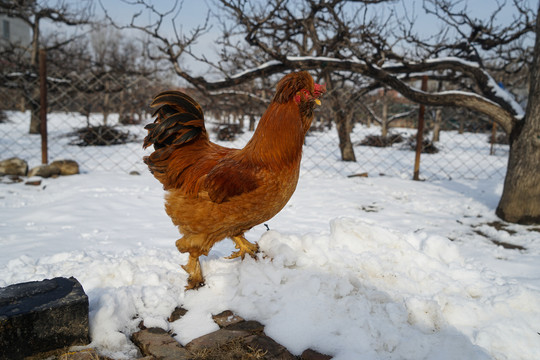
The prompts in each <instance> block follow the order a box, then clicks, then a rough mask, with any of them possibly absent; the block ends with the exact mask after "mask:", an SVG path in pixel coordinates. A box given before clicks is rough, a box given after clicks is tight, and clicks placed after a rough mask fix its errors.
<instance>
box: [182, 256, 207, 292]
mask: <svg viewBox="0 0 540 360" xmlns="http://www.w3.org/2000/svg"><path fill="white" fill-rule="evenodd" d="M182 268H183V269H184V270H185V271H186V272H187V273H188V274H189V277H188V283H187V285H186V290H191V289H198V288H200V287H201V286H203V285H204V278H203V274H202V271H201V263H200V262H199V257H198V256H194V255H191V254H189V260H188V263H187V264H186V265H182Z"/></svg>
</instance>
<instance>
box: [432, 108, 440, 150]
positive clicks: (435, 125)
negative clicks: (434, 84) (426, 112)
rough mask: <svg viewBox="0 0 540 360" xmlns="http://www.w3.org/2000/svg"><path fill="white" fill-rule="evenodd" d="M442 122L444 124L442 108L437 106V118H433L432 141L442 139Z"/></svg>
mask: <svg viewBox="0 0 540 360" xmlns="http://www.w3.org/2000/svg"><path fill="white" fill-rule="evenodd" d="M441 124H442V109H441V108H437V110H435V119H433V138H432V139H431V141H432V142H437V141H439V139H440V134H441Z"/></svg>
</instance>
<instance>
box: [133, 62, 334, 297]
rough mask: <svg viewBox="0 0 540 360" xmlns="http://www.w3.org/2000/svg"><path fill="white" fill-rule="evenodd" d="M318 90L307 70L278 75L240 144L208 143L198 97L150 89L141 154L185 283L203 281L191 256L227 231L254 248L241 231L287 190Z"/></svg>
mask: <svg viewBox="0 0 540 360" xmlns="http://www.w3.org/2000/svg"><path fill="white" fill-rule="evenodd" d="M325 92H326V88H325V87H324V86H321V85H318V84H315V83H314V81H313V78H312V77H311V75H309V73H307V72H305V71H303V72H296V73H291V74H288V75H286V76H285V77H283V79H281V80H280V81H279V82H278V84H277V87H276V94H275V96H274V98H273V100H272V103H271V104H270V105H269V107H268V109H267V110H266V112H265V113H264V115H263V116H262V118H261V120H260V121H259V124H258V126H257V129H256V130H255V132H254V134H253V137H252V138H251V140H250V141H249V142H248V143H247V144H246V146H245V147H244V148H243V149H231V148H227V147H223V146H220V145H217V144H215V143H212V142H211V141H210V140H209V137H208V133H207V131H206V129H205V126H204V116H203V111H202V109H201V107H200V105H199V104H198V103H197V102H196V101H195V100H193V99H192V98H191V97H189V96H188V95H186V94H184V93H182V92H178V91H165V92H162V93H160V94H158V95H157V96H156V97H155V98H154V101H153V102H152V104H151V106H152V107H155V108H157V110H156V111H155V112H154V115H153V116H156V120H155V121H154V122H153V123H151V124H148V125H147V126H146V127H145V128H146V129H147V130H148V135H147V136H146V137H145V139H144V144H143V147H144V148H147V147H148V146H151V145H154V152H152V153H151V154H150V155H149V156H145V157H144V159H143V160H144V162H145V163H146V164H147V165H148V167H149V169H150V171H151V172H152V174H153V175H154V176H155V177H156V179H158V180H159V181H160V182H161V183H162V184H163V188H164V190H165V191H166V195H165V210H166V212H167V214H168V215H169V216H170V218H171V220H172V222H173V223H174V225H176V226H177V227H178V229H179V230H180V233H181V234H182V235H183V236H182V237H181V238H180V239H179V240H177V241H176V247H177V248H178V250H179V251H180V252H182V253H189V259H188V262H187V264H186V265H184V266H182V267H183V268H184V270H185V271H186V272H187V273H188V274H189V277H188V284H187V286H186V289H194V288H198V287H199V286H202V285H204V277H203V274H202V271H201V265H200V262H199V257H200V256H201V255H207V254H208V252H209V251H210V249H211V248H212V246H213V245H214V244H215V243H216V242H218V241H221V240H223V239H225V238H231V239H232V240H233V241H234V243H235V246H236V248H237V249H238V251H236V252H233V254H232V255H231V256H230V257H229V258H237V257H241V258H242V259H243V258H244V256H245V255H246V254H249V255H251V256H254V254H255V253H256V252H257V251H258V246H257V245H256V244H253V243H251V242H249V241H248V240H246V238H245V237H244V233H245V232H246V231H248V230H249V229H251V228H252V227H254V226H256V225H259V224H261V223H263V222H265V221H267V220H268V219H270V218H272V217H273V216H274V215H276V214H277V213H278V212H279V211H280V210H281V209H282V208H283V207H284V206H285V204H286V203H287V202H288V201H289V199H290V197H291V196H292V194H293V192H294V190H295V188H296V184H297V182H298V175H299V170H300V159H301V157H302V145H303V143H304V137H305V135H306V132H307V131H308V129H309V127H310V125H311V122H312V120H313V109H314V107H315V105H316V104H320V100H319V99H318V98H319V97H320V96H321V95H322V94H324V93H325Z"/></svg>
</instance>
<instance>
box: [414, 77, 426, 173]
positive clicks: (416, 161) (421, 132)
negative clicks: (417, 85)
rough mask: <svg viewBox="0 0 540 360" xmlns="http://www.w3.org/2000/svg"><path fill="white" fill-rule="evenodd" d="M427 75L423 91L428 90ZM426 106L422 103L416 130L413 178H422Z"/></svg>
mask: <svg viewBox="0 0 540 360" xmlns="http://www.w3.org/2000/svg"><path fill="white" fill-rule="evenodd" d="M427 81H428V77H427V75H424V76H422V91H424V92H425V91H426V90H427ZM425 112H426V107H425V106H424V105H420V111H419V113H418V130H417V132H416V156H415V158H414V175H413V180H420V154H421V153H422V145H423V142H424V114H425Z"/></svg>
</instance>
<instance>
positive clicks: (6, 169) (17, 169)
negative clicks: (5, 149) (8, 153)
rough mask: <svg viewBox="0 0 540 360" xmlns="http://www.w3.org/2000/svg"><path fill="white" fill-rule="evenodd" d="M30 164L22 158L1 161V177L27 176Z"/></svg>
mask: <svg viewBox="0 0 540 360" xmlns="http://www.w3.org/2000/svg"><path fill="white" fill-rule="evenodd" d="M27 173H28V163H27V162H26V161H25V160H23V159H20V158H17V157H13V158H9V159H6V160H2V161H0V175H17V176H26V174H27Z"/></svg>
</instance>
